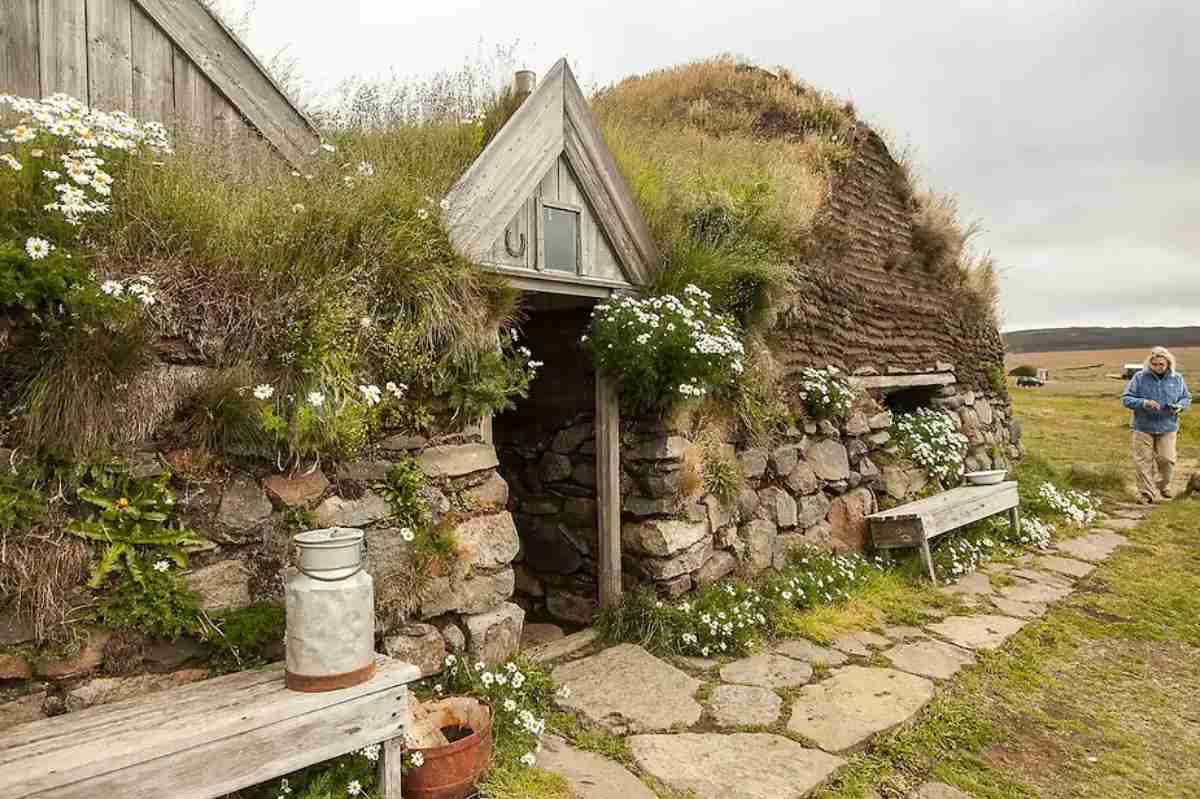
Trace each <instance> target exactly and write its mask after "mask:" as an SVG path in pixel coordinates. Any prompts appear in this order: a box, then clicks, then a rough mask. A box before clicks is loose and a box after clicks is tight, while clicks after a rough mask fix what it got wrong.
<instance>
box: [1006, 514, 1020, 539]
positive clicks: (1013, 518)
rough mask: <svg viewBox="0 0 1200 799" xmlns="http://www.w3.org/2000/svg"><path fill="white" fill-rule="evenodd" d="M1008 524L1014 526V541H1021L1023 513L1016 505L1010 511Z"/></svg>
mask: <svg viewBox="0 0 1200 799" xmlns="http://www.w3.org/2000/svg"><path fill="white" fill-rule="evenodd" d="M1008 523H1009V524H1011V525H1012V536H1013V540H1014V541H1020V540H1021V511H1020V510H1018V508H1017V506H1016V505H1013V506H1012V508H1010V509H1009V511H1008Z"/></svg>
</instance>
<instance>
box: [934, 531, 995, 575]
mask: <svg viewBox="0 0 1200 799" xmlns="http://www.w3.org/2000/svg"><path fill="white" fill-rule="evenodd" d="M995 548H996V542H995V541H994V540H992V539H991V538H988V537H983V538H980V539H978V540H973V539H971V538H968V537H966V536H962V537H958V536H954V537H951V538H949V540H947V541H946V542H945V543H944V544H942V545H941V546H939V547H938V548H937V550H936V551H935V552H934V557H933V561H934V565H935V566H936V567H937V568H938V570H939V571H940V572H941V573H942V575H943V576H944V577H947V578H949V579H956V578H958V577H961V576H963V575H964V574H969V573H970V572H973V571H975V570H976V569H977V568H979V564H981V563H983V562H984V561H986V560H989V559H990V558H991V556H992V552H993V550H994V549H995Z"/></svg>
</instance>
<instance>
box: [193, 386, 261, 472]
mask: <svg viewBox="0 0 1200 799" xmlns="http://www.w3.org/2000/svg"><path fill="white" fill-rule="evenodd" d="M261 377H262V376H261V375H260V374H256V373H255V371H254V369H253V367H251V366H250V365H249V364H240V365H238V366H234V367H231V368H229V369H222V370H220V371H218V372H216V373H215V374H213V375H212V376H210V377H209V378H208V379H207V380H206V381H205V382H204V383H203V384H202V385H201V386H200V387H199V388H198V389H197V390H196V392H195V393H194V394H192V396H191V397H190V398H188V400H186V401H185V403H184V406H183V408H182V410H181V415H182V416H183V433H184V434H185V435H186V436H187V437H188V439H189V440H191V441H195V442H197V443H199V444H201V445H202V446H203V447H204V448H205V449H206V450H207V451H209V452H223V453H226V454H230V455H249V456H252V455H264V454H270V453H271V451H272V442H271V437H270V436H269V435H268V434H267V432H266V431H265V430H264V429H263V426H262V420H261V417H260V414H259V409H258V404H257V403H256V402H255V400H254V395H253V394H252V393H251V390H252V388H253V386H254V385H255V383H256V382H258V381H261Z"/></svg>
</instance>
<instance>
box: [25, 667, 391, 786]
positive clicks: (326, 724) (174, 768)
mask: <svg viewBox="0 0 1200 799" xmlns="http://www.w3.org/2000/svg"><path fill="white" fill-rule="evenodd" d="M330 693H331V694H338V693H340V692H337V691H333V692H330ZM407 697H408V690H407V688H406V687H405V686H403V685H400V686H392V687H390V688H387V689H385V690H382V691H376V692H373V693H369V694H363V695H358V696H355V697H354V698H352V699H349V700H347V701H343V702H339V703H337V704H334V705H331V706H329V707H325V708H323V709H322V710H321V711H320V712H314V713H308V714H305V715H303V716H297V717H294V718H288V719H284V720H281V721H279V722H276V723H273V724H271V725H269V726H260V727H256V728H254V729H250V730H246V731H244V732H241V733H238V734H234V735H227V736H223V737H219V738H217V737H216V736H210V737H209V739H208V740H206V741H204V742H201V743H197V744H196V745H193V746H191V747H189V748H187V749H186V750H178V751H175V752H171V753H169V754H165V755H162V756H159V757H155V758H153V759H148V758H142V759H140V760H138V761H137V762H134V763H131V764H128V765H125V766H114V765H113V764H111V763H109V762H107V761H106V759H105V757H104V750H105V748H106V747H105V744H104V742H103V741H97V742H96V744H95V749H96V750H98V757H99V761H98V762H99V764H100V765H101V766H102V767H103V768H104V770H103V771H101V772H100V773H97V774H92V775H90V776H86V777H85V776H82V775H81V773H80V772H69V773H63V774H60V775H59V776H60V779H62V781H61V782H59V783H57V784H54V785H51V786H48V787H42V788H36V789H34V788H32V787H31V786H29V785H28V783H27V784H26V785H25V786H18V788H17V792H16V793H12V794H4V795H5V796H6V797H10V796H11V797H12V799H96V797H102V796H110V797H121V799H159V797H164V796H169V797H171V799H216V797H220V796H224V795H226V794H228V793H230V792H232V791H236V790H238V789H240V788H246V787H249V786H251V785H256V784H258V783H261V782H266V781H268V780H273V779H276V778H278V777H280V776H283V775H284V774H288V773H289V772H292V771H295V770H296V769H299V768H303V767H304V766H308V765H312V764H313V763H319V762H321V761H323V760H328V759H330V758H333V757H337V756H339V755H343V754H346V753H348V752H353V751H355V750H357V749H361V748H362V747H364V746H369V745H371V744H374V743H381V742H382V741H384V740H389V739H392V738H395V737H399V736H402V735H403V732H404V728H405V726H406V724H407V719H408V700H407Z"/></svg>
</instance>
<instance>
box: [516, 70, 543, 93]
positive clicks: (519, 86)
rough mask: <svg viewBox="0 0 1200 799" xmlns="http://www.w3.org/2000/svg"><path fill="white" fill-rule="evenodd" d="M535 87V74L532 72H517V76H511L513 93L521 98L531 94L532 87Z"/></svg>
mask: <svg viewBox="0 0 1200 799" xmlns="http://www.w3.org/2000/svg"><path fill="white" fill-rule="evenodd" d="M536 85H537V73H536V72H534V71H533V70H530V69H521V70H517V74H516V75H514V76H513V93H514V94H516V95H518V96H520V97H522V98H524V97H528V96H529V95H531V94H533V87H534V86H536Z"/></svg>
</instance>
